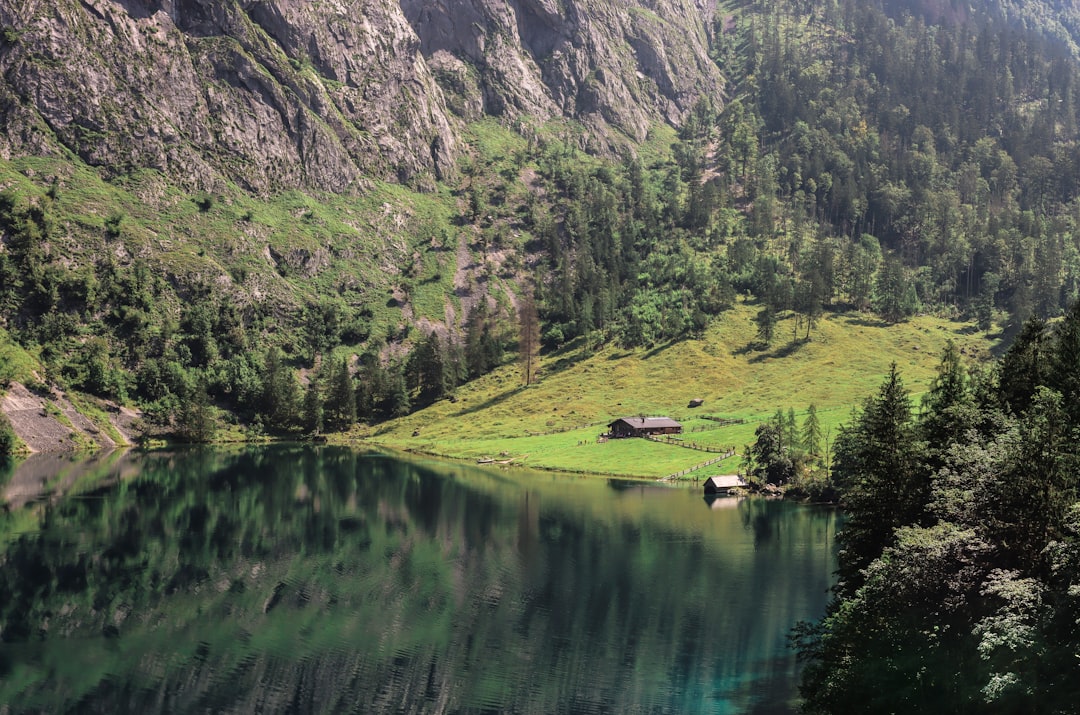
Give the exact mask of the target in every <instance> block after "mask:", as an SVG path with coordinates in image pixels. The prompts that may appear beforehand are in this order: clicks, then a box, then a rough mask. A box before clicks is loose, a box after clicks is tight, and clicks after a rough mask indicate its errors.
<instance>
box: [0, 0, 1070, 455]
mask: <svg viewBox="0 0 1080 715" xmlns="http://www.w3.org/2000/svg"><path fill="white" fill-rule="evenodd" d="M1074 14H1075V13H1074V12H1073V11H1072V10H1071V9H1070V8H1069V7H1067V6H1066V5H1064V4H1062V5H1060V6H1058V5H1052V4H1049V3H1025V4H1018V3H1015V2H1006V1H1004V0H1002V1H1001V2H993V3H981V4H978V5H963V4H958V3H954V2H935V1H934V0H889V1H888V2H880V3H864V2H856V1H855V0H844V1H843V2H838V3H826V4H809V5H806V4H801V3H794V2H787V1H786V0H783V1H781V2H771V1H766V0H759V1H752V2H746V3H732V4H719V3H717V4H716V5H715V6H714V5H713V4H712V3H710V2H704V1H702V2H696V1H694V0H655V1H653V2H640V3H629V2H616V3H599V2H595V1H594V0H563V1H562V2H552V1H549V0H503V1H501V2H500V1H497V0H458V1H456V2H446V3H442V4H430V3H419V2H414V1H413V0H404V1H403V2H401V3H392V2H385V1H383V0H358V1H357V2H353V3H348V4H346V3H344V2H321V3H316V4H312V3H304V2H300V1H299V0H266V1H264V2H252V1H246V0H245V1H240V0H226V1H224V2H209V1H208V0H183V1H182V2H158V1H155V0H123V1H122V2H121V1H119V0H85V1H82V2H76V1H75V0H55V1H53V2H44V1H40V0H35V1H32V2H18V3H17V2H14V0H0V72H2V77H3V81H2V82H0V329H2V330H3V331H4V332H3V334H2V336H3V337H2V340H0V350H5V349H10V351H11V352H12V353H16V354H19V355H20V356H23V357H21V358H20V360H19V361H18V363H17V364H9V365H5V364H2V363H0V384H2V383H3V382H6V381H9V380H11V381H16V382H19V383H20V384H24V385H26V386H27V387H28V388H29V389H30V390H31V391H32V392H34V393H35V394H38V395H42V396H46V395H48V394H50V388H52V387H57V388H59V389H60V390H61V391H62V392H64V393H65V394H67V393H69V392H83V393H88V394H90V395H93V396H95V397H97V398H101V399H102V400H107V401H110V402H112V403H114V404H121V405H130V404H134V405H138V406H141V407H142V408H144V409H145V410H146V411H147V415H148V419H147V423H148V424H151V425H152V426H154V428H155V429H159V430H160V431H163V432H176V433H179V434H182V435H183V436H185V437H186V438H200V439H202V438H207V437H208V436H211V435H212V434H213V433H214V430H215V429H217V428H218V427H223V428H228V429H234V430H235V431H236V432H237V433H238V434H237V436H243V435H248V434H253V435H262V434H263V433H264V432H275V433H281V434H289V435H300V434H305V433H310V432H313V431H319V430H323V429H328V430H338V429H347V428H349V427H350V425H352V424H354V423H355V422H357V421H361V422H376V421H380V420H384V419H388V418H393V417H398V416H402V415H405V414H408V413H411V412H415V411H417V410H419V409H423V408H424V407H426V406H428V405H431V404H433V403H435V402H437V401H439V400H442V399H444V398H447V397H451V396H453V394H454V390H455V388H457V387H458V386H459V385H461V384H462V383H464V382H466V381H468V380H471V379H474V378H477V377H479V376H482V375H484V374H487V373H488V372H491V371H492V370H493V369H495V368H498V367H500V366H503V365H506V364H507V363H509V362H510V361H512V360H513V359H514V358H515V357H517V356H519V355H523V356H524V358H525V362H526V364H528V365H530V366H531V365H533V363H534V360H533V358H535V357H536V355H535V353H536V352H542V353H544V354H545V355H551V354H557V353H558V351H561V350H563V349H567V348H568V347H583V348H584V349H585V350H586V351H588V350H593V349H597V348H601V347H609V346H618V347H620V348H631V349H634V348H646V349H648V348H656V347H658V346H663V345H667V344H670V343H673V342H678V341H682V340H686V339H688V338H697V337H700V336H701V335H703V334H705V333H706V331H708V330H710V329H712V328H713V327H714V326H715V325H717V324H718V323H719V322H720V320H721V317H722V316H723V315H724V314H725V313H730V312H731V311H732V310H733V309H734V307H735V306H736V305H737V304H740V303H741V304H742V305H743V306H745V307H744V308H743V310H750V311H752V312H751V316H752V317H751V318H750V320H751V321H752V323H753V326H752V327H753V329H754V332H755V341H754V342H751V343H748V344H746V345H745V347H744V348H743V349H745V350H747V351H749V353H753V354H755V356H758V357H760V355H761V354H762V353H763V352H764V351H766V350H773V349H776V350H778V351H780V352H782V353H784V354H791V353H793V352H795V351H797V350H800V349H801V348H802V346H804V345H805V344H806V343H807V342H809V341H812V340H814V339H815V336H816V335H817V332H816V331H817V330H818V326H819V325H820V324H821V321H822V320H823V318H824V317H826V316H827V315H828V314H844V313H846V312H848V311H857V312H860V313H862V314H865V315H866V316H867V319H868V320H876V321H881V322H883V323H885V324H893V323H897V322H901V321H905V320H909V319H911V318H913V317H914V316H918V315H919V314H933V315H934V316H935V317H940V318H948V319H960V320H966V321H972V322H973V323H974V326H973V327H972V330H974V331H977V332H980V333H982V334H985V335H987V336H989V337H990V339H991V340H994V339H997V338H999V337H1003V336H1004V337H1008V336H1010V335H1012V334H1014V333H1015V332H1016V331H1018V330H1019V329H1020V326H1021V325H1023V323H1024V322H1025V321H1026V320H1027V319H1028V318H1029V317H1031V316H1040V317H1043V318H1054V317H1056V316H1060V315H1061V314H1062V313H1063V311H1064V310H1065V309H1066V307H1067V306H1068V305H1070V304H1071V303H1072V302H1074V301H1075V300H1077V298H1078V297H1080V92H1077V91H1076V87H1077V86H1080V63H1078V61H1077V54H1076V51H1075V45H1076V43H1075V41H1074V39H1073V34H1072V30H1071V29H1069V28H1071V27H1073V26H1074V25H1075V23H1074V22H1073V15H1074ZM740 314H742V313H740ZM780 325H789V326H790V329H784V330H782V331H780V330H778V326H780ZM748 327H749V326H748ZM526 328H527V329H526ZM533 376H534V371H532V370H531V367H530V368H529V370H528V377H526V378H525V379H526V380H527V381H531V379H532V377H533ZM46 399H47V398H46ZM324 408H326V409H327V410H329V411H328V412H324V411H323V410H324ZM185 411H186V412H185ZM768 411H770V406H768V405H762V412H768ZM328 415H329V416H328Z"/></svg>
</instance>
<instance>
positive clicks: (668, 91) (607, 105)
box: [401, 0, 723, 141]
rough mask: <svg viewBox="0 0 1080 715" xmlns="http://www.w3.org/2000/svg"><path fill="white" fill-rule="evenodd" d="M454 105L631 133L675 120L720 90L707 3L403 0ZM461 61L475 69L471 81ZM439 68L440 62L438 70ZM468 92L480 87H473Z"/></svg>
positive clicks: (638, 135)
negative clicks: (441, 0) (574, 121)
mask: <svg viewBox="0 0 1080 715" xmlns="http://www.w3.org/2000/svg"><path fill="white" fill-rule="evenodd" d="M401 6H402V8H403V9H404V11H405V15H406V16H407V17H408V19H409V21H410V22H411V23H412V26H413V28H414V29H415V30H416V33H417V35H419V37H420V41H421V48H422V50H423V53H424V55H425V56H426V57H428V58H429V60H430V61H431V62H432V64H433V65H434V66H436V67H437V68H438V69H437V70H436V76H437V77H438V78H439V80H440V83H441V84H442V86H443V89H444V90H445V91H447V93H448V94H449V95H451V97H454V96H455V95H456V98H451V99H450V100H449V104H450V106H451V107H456V106H458V105H463V106H465V107H474V106H476V105H477V104H480V105H481V106H482V107H483V111H484V112H485V113H487V114H493V115H504V116H520V115H528V116H531V117H536V118H539V119H546V118H550V117H553V116H564V117H571V118H575V119H578V120H581V121H582V122H583V123H584V124H586V125H587V126H589V127H591V128H592V129H593V130H594V131H595V132H596V133H597V134H599V135H601V136H602V137H609V138H610V135H611V129H616V130H618V131H619V132H621V133H623V134H625V135H626V136H628V137H629V138H631V139H633V140H635V141H641V140H643V139H645V137H646V135H647V132H648V128H649V126H650V124H651V123H653V122H655V121H657V120H661V121H666V122H668V123H670V124H673V125H676V126H677V125H679V124H680V123H681V122H682V119H683V118H684V117H685V116H686V113H687V112H688V111H689V110H690V109H691V108H692V107H693V105H694V103H695V102H696V101H697V100H698V98H699V97H701V96H702V95H703V94H708V95H711V96H714V97H715V96H718V95H719V93H720V91H721V90H722V87H723V81H722V78H721V77H720V74H719V71H718V70H717V68H716V66H715V65H714V64H713V62H712V61H711V60H710V59H709V56H708V37H707V34H706V33H707V28H708V27H709V19H710V18H711V14H712V9H711V7H710V6H709V4H708V3H705V2H694V0H652V1H651V2H626V1H625V0H616V1H615V2H610V1H607V2H599V1H598V0H561V1H560V0H458V1H456V2H446V3H428V2H423V1H422V0H402V1H401ZM448 58H455V59H456V60H457V61H458V62H459V63H467V64H468V65H469V66H470V67H472V68H474V70H475V75H476V80H475V82H474V83H472V85H471V86H470V84H469V83H468V82H463V81H462V78H463V77H464V78H465V79H467V75H466V74H464V73H463V72H462V70H461V68H460V66H454V65H453V62H452V60H450V59H448ZM440 70H441V71H440ZM472 93H478V95H479V96H476V95H475V94H472Z"/></svg>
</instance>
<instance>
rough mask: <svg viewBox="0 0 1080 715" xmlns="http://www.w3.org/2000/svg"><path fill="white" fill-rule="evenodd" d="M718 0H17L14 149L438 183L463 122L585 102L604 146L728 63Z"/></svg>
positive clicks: (207, 181) (253, 177)
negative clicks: (709, 2) (715, 36)
mask: <svg viewBox="0 0 1080 715" xmlns="http://www.w3.org/2000/svg"><path fill="white" fill-rule="evenodd" d="M708 15H709V10H708V8H707V7H705V6H701V5H695V4H692V3H691V2H690V0H660V1H659V2H653V3H648V4H647V5H640V4H636V3H625V2H620V3H614V4H612V3H601V2H595V1H593V2H567V3H559V4H556V3H554V2H551V1H550V0H549V1H548V2H543V1H539V2H535V1H534V2H502V1H499V0H491V1H488V2H468V1H466V2H454V3H448V4H443V5H431V4H426V3H417V2H410V1H409V0H406V2H403V3H400V4H399V3H397V2H389V1H387V0H360V1H359V2H350V3H346V2H323V3H314V4H313V3H308V2H302V1H301V0H270V1H268V2H265V1H258V2H255V1H251V0H246V1H238V0H226V1H224V2H217V1H211V0H176V1H175V2H173V1H170V0H87V1H85V2H82V1H77V0H59V1H55V0H29V1H26V0H3V1H2V2H0V25H2V27H3V33H2V44H0V72H2V74H3V77H4V82H3V84H2V86H0V92H2V94H0V128H2V130H3V131H2V135H3V137H2V139H0V150H2V153H3V156H5V157H11V156H17V155H24V154H30V155H41V154H62V153H63V152H64V151H70V152H72V153H73V154H74V155H76V156H78V157H79V158H80V159H81V160H82V161H85V162H86V163H88V164H90V165H92V166H98V167H102V168H104V169H106V170H107V171H108V172H109V173H110V174H113V175H118V174H123V173H126V172H129V171H131V170H134V169H143V168H150V169H155V170H158V171H160V172H162V173H163V174H165V175H166V176H167V177H169V179H170V180H171V181H173V182H175V183H177V184H179V185H182V186H188V187H194V188H199V189H203V190H214V189H215V188H216V187H219V185H220V184H221V183H222V182H230V183H234V184H236V185H237V186H239V187H240V188H242V189H244V190H246V191H251V192H255V193H260V194H265V193H268V192H273V191H280V190H283V189H290V188H300V189H317V190H323V191H331V192H355V191H358V190H360V189H361V188H362V186H363V184H364V181H365V179H367V178H371V177H377V178H380V179H390V180H400V181H403V182H406V183H409V184H410V185H413V186H417V187H421V188H425V189H430V188H431V187H432V186H433V184H434V182H435V181H436V180H439V179H442V178H444V177H445V176H447V175H449V174H452V173H453V172H454V170H455V162H456V160H457V159H458V157H459V156H460V155H461V152H462V146H461V131H462V128H463V122H464V121H466V120H475V119H477V118H479V117H480V116H482V115H492V116H500V117H504V118H506V119H507V120H510V119H513V118H515V117H525V118H529V119H535V120H538V121H544V120H547V119H550V118H553V117H561V118H568V119H575V120H580V121H581V122H583V123H584V124H585V125H586V126H588V127H589V128H590V129H591V130H592V131H593V133H594V134H595V135H596V137H597V138H598V139H599V141H600V143H601V144H602V145H603V146H613V145H614V144H617V143H620V142H621V143H625V142H626V138H629V139H633V140H638V141H640V140H642V139H644V138H645V135H646V134H647V132H648V128H649V126H650V124H652V123H655V122H659V121H665V122H668V123H670V124H673V125H678V124H679V123H680V122H681V120H682V118H683V117H684V116H685V115H686V113H687V112H688V111H689V109H690V108H691V107H692V105H693V103H694V102H695V101H696V100H697V98H698V97H699V96H700V95H701V94H702V93H716V92H718V90H719V88H720V87H721V86H722V81H721V78H720V76H719V72H718V70H717V68H716V66H715V65H714V64H713V63H712V62H711V61H710V60H709V57H708V54H707V49H708V37H707V35H706V29H705V28H707V27H708V26H709V24H708V22H707V19H708Z"/></svg>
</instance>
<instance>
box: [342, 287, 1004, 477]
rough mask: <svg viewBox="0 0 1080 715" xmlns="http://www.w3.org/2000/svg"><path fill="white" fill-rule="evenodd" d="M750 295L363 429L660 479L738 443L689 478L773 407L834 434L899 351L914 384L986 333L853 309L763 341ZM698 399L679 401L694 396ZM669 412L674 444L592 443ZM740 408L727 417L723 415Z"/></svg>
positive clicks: (750, 434)
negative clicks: (688, 322)
mask: <svg viewBox="0 0 1080 715" xmlns="http://www.w3.org/2000/svg"><path fill="white" fill-rule="evenodd" d="M755 313H756V307H755V306H753V305H751V304H748V303H744V302H739V303H738V304H737V305H736V307H735V308H734V309H732V310H731V311H729V312H727V313H725V314H724V315H723V317H722V319H720V320H719V321H717V322H716V323H714V324H713V325H712V326H711V327H710V328H709V330H707V331H706V332H705V334H704V335H703V336H702V337H701V338H697V339H692V340H684V341H677V342H673V343H671V344H666V345H662V346H659V347H656V348H653V349H632V350H626V349H621V348H617V347H609V348H604V349H601V350H599V351H594V350H591V349H588V348H585V347H584V346H583V345H581V344H572V345H570V346H567V347H566V348H564V349H562V350H559V351H556V352H554V353H552V354H551V355H549V356H546V357H545V358H544V359H543V361H542V363H541V364H542V368H541V371H540V378H539V380H538V381H537V382H536V383H534V384H532V385H530V386H528V387H524V386H523V385H522V381H521V374H520V373H521V370H520V367H519V366H518V365H508V366H506V367H503V368H500V369H498V370H496V371H495V372H493V373H491V374H490V375H486V376H484V377H482V378H479V379H477V380H474V381H472V382H470V383H468V384H466V385H464V386H462V387H461V388H459V389H458V390H457V391H456V393H455V396H454V399H453V401H451V400H441V401H439V402H437V403H435V404H434V405H432V406H431V407H428V408H427V409H424V410H421V411H419V412H417V413H415V414H413V415H411V416H409V417H404V418H401V419H397V420H393V421H391V422H388V423H386V424H384V425H381V426H376V427H374V428H371V429H370V430H364V431H362V432H361V434H363V435H364V436H365V438H366V439H367V440H368V441H371V442H374V443H377V444H384V445H387V446H391V447H396V448H403V449H409V450H415V451H420V452H425V453H429V454H436V455H441V456H449V457H461V458H473V459H482V458H493V459H495V460H496V461H512V463H514V464H520V465H526V466H530V467H542V468H548V469H557V470H560V471H569V472H578V471H580V472H593V473H600V474H619V475H625V476H641V477H651V478H660V477H664V476H668V475H671V474H675V473H676V472H681V471H683V470H686V469H689V468H691V467H694V466H696V465H699V464H702V463H704V462H706V461H710V460H712V459H714V458H715V457H717V456H718V454H723V453H724V452H726V451H727V450H728V449H732V448H734V449H736V450H737V451H738V454H737V455H736V456H733V457H730V458H728V459H726V460H724V461H722V462H720V463H718V464H716V465H712V466H710V467H707V468H704V469H701V470H696V471H694V472H692V473H690V474H688V475H686V478H688V479H700V478H702V477H704V476H708V475H710V474H717V473H731V472H734V471H736V470H737V469H739V468H740V466H741V461H742V459H743V454H744V452H745V451H746V450H745V449H744V448H745V447H746V446H747V445H749V444H750V443H752V442H753V441H754V439H755V430H756V429H757V428H758V427H759V425H760V424H761V423H764V422H767V421H768V420H770V419H771V418H772V417H773V414H774V413H775V412H776V411H777V410H782V411H783V412H785V413H786V412H787V411H788V410H789V409H790V410H794V411H795V413H796V414H797V416H798V417H797V418H798V419H799V421H800V422H801V421H802V420H804V419H805V413H806V410H807V408H808V407H809V406H810V405H814V406H815V408H816V410H817V414H818V418H819V419H820V421H821V424H822V429H823V431H824V432H825V433H826V434H827V435H828V438H829V439H830V440H834V439H835V437H836V434H837V426H838V425H839V424H841V423H843V422H846V421H848V420H849V419H850V417H851V407H852V406H853V405H855V404H857V403H858V402H860V401H861V399H862V398H863V396H865V395H867V394H869V393H870V392H871V391H872V390H873V389H874V387H875V386H876V385H877V384H878V383H879V382H880V381H881V379H882V378H883V377H884V376H885V375H886V374H887V373H888V370H889V366H890V363H892V362H895V363H896V364H897V365H898V366H899V368H900V369H901V370H902V371H903V372H904V374H905V375H906V376H907V377H908V379H909V384H911V385H912V388H913V389H915V390H917V391H919V390H922V389H925V388H926V387H928V386H929V385H930V383H931V381H932V380H933V378H934V376H935V375H936V370H937V366H938V363H939V362H940V357H941V354H942V352H943V351H944V349H945V345H946V343H947V342H948V341H950V340H951V341H954V342H955V343H956V344H957V345H959V346H960V348H959V349H961V350H963V352H964V353H965V354H967V355H968V356H969V359H970V360H972V361H973V362H975V361H979V360H981V359H983V358H985V357H987V356H988V352H987V349H988V347H989V346H990V345H991V344H992V343H991V342H990V341H988V340H987V339H986V337H985V336H984V335H982V334H980V333H978V332H976V331H973V330H972V329H971V326H970V325H969V324H965V323H959V322H952V321H947V320H942V319H939V318H931V317H920V318H916V319H913V320H911V321H909V322H906V323H904V324H902V325H899V326H889V325H887V324H885V323H883V322H881V321H878V320H873V319H867V317H866V316H864V315H862V314H859V313H856V312H849V313H843V314H837V315H833V316H830V317H829V318H828V319H826V320H823V321H822V323H821V325H820V326H819V328H818V330H817V331H816V333H815V335H814V338H813V339H812V340H810V341H804V340H803V339H802V335H801V333H800V336H799V339H797V340H790V338H791V337H792V336H791V335H790V334H789V333H788V331H790V330H791V329H792V327H793V326H794V322H795V320H794V317H793V316H785V317H784V318H783V319H782V320H781V321H780V323H779V326H778V333H779V334H782V335H785V334H786V333H788V334H786V335H785V338H784V339H783V340H778V341H777V344H776V345H774V346H772V347H771V348H766V347H764V346H762V345H760V344H759V343H758V340H757V335H756V327H755V325H754V322H753V316H754V315H755ZM695 398H700V399H703V400H704V404H703V405H702V406H701V407H697V408H690V407H688V405H689V402H690V400H692V399H695ZM637 415H667V416H671V417H674V418H676V419H678V420H679V421H680V422H682V423H683V425H684V428H685V433H684V434H683V435H682V439H681V441H680V442H679V443H680V444H688V445H689V444H692V445H696V446H698V447H700V448H709V449H713V450H718V452H708V451H704V449H697V450H696V449H690V448H687V447H680V446H675V445H673V444H670V443H665V444H660V443H655V442H650V441H646V440H640V439H630V440H612V441H608V442H598V441H597V437H598V435H600V434H601V433H603V432H605V431H606V425H607V423H608V422H610V421H611V420H613V419H616V418H619V417H628V416H630V417H632V416H637ZM709 418H716V419H721V420H725V421H735V420H739V421H741V422H739V423H735V424H725V423H718V422H717V421H715V420H714V419H709Z"/></svg>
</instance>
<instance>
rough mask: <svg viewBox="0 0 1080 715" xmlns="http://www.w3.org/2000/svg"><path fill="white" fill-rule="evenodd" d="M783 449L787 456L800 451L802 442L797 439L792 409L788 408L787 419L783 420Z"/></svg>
mask: <svg viewBox="0 0 1080 715" xmlns="http://www.w3.org/2000/svg"><path fill="white" fill-rule="evenodd" d="M784 448H785V449H786V450H787V452H788V454H789V455H790V454H794V453H795V452H796V451H797V450H800V449H802V440H801V439H800V438H799V425H798V423H797V422H796V421H795V408H794V407H789V408H788V411H787V417H786V418H785V419H784Z"/></svg>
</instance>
